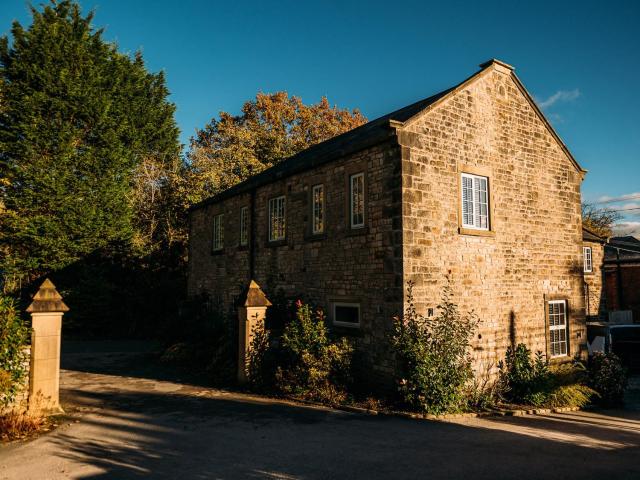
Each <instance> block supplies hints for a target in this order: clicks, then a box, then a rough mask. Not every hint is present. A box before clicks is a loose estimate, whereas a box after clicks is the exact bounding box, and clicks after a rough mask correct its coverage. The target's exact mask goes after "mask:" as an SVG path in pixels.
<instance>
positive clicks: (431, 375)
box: [391, 283, 478, 414]
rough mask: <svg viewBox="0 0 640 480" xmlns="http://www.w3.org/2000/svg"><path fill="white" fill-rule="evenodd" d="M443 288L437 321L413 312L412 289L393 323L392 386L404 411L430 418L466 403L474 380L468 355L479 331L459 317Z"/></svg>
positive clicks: (468, 316)
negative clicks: (402, 313) (394, 368)
mask: <svg viewBox="0 0 640 480" xmlns="http://www.w3.org/2000/svg"><path fill="white" fill-rule="evenodd" d="M451 295H452V294H451V289H450V287H449V286H447V287H445V289H444V292H443V295H442V301H441V303H440V305H438V311H439V313H438V315H437V316H436V317H433V318H431V317H424V316H422V315H419V314H418V313H417V312H416V309H415V305H414V299H413V284H412V283H409V288H408V300H407V302H408V306H407V309H406V311H405V313H404V316H403V317H402V318H396V319H395V320H396V321H395V324H394V332H393V337H392V342H391V343H392V346H393V349H394V352H395V357H396V381H397V383H398V391H399V393H400V396H401V400H402V403H403V404H404V406H405V407H408V408H411V409H414V410H419V411H423V412H425V413H431V414H442V413H446V412H452V411H459V410H461V409H463V408H464V406H465V404H466V403H467V389H466V387H467V384H468V383H469V382H470V381H471V379H472V378H473V370H472V368H471V357H470V354H469V348H470V342H471V338H472V336H473V335H474V332H475V330H476V328H477V326H478V319H477V317H476V316H475V315H474V314H473V313H468V314H465V315H463V314H460V312H459V311H458V306H457V305H456V304H454V303H453V302H452V300H451Z"/></svg>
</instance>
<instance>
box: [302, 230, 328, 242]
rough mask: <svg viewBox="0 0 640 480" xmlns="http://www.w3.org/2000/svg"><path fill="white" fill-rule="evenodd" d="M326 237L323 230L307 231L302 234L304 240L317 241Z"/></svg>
mask: <svg viewBox="0 0 640 480" xmlns="http://www.w3.org/2000/svg"><path fill="white" fill-rule="evenodd" d="M326 238H327V234H326V233H325V232H322V233H307V234H306V235H305V236H304V240H305V241H306V242H317V241H320V240H325V239H326Z"/></svg>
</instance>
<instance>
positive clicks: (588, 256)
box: [582, 247, 593, 273]
mask: <svg viewBox="0 0 640 480" xmlns="http://www.w3.org/2000/svg"><path fill="white" fill-rule="evenodd" d="M582 256H583V258H584V262H583V265H584V273H591V272H593V256H592V251H591V247H582Z"/></svg>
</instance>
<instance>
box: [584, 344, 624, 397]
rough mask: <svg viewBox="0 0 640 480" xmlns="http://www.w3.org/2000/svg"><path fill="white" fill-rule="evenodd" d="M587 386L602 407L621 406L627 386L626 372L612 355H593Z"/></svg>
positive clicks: (618, 360) (616, 357)
mask: <svg viewBox="0 0 640 480" xmlns="http://www.w3.org/2000/svg"><path fill="white" fill-rule="evenodd" d="M589 385H590V386H591V388H593V389H594V390H595V391H596V392H598V394H599V396H600V403H601V404H602V405H604V406H617V405H621V404H622V402H623V398H624V391H625V390H626V388H627V385H628V377H627V370H626V368H624V366H623V365H622V362H621V361H620V359H619V358H618V356H617V355H615V354H614V353H607V354H604V353H595V354H594V355H593V357H591V361H590V363H589Z"/></svg>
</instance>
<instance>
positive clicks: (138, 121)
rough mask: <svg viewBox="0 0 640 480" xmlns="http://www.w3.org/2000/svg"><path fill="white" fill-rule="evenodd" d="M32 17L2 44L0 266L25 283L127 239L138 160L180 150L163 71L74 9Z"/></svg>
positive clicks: (59, 4)
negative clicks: (151, 68)
mask: <svg viewBox="0 0 640 480" xmlns="http://www.w3.org/2000/svg"><path fill="white" fill-rule="evenodd" d="M31 13H32V17H33V22H32V24H31V25H30V26H29V27H28V28H25V27H23V26H22V25H21V24H20V23H18V22H15V23H14V24H13V27H12V29H11V37H12V38H11V41H9V39H8V38H7V37H3V38H1V39H0V254H1V255H3V258H1V259H0V261H1V262H2V266H0V269H4V270H5V274H11V273H16V274H24V273H28V274H29V275H31V276H33V275H37V274H41V273H44V272H47V271H51V270H55V269H59V268H61V267H64V266H66V265H68V264H69V263H71V262H73V261H75V260H77V259H79V258H81V257H82V256H83V255H86V254H88V253H89V252H92V251H94V250H96V249H99V248H101V247H103V246H105V245H106V244H108V243H109V242H112V241H122V240H125V241H126V240H128V239H130V238H131V237H132V235H133V229H134V227H133V216H134V214H133V212H132V202H131V199H130V189H131V186H132V182H133V175H134V172H135V171H136V169H137V167H138V165H139V164H140V162H141V159H142V158H149V157H153V158H166V157H175V156H177V155H178V154H179V149H180V147H179V143H178V128H177V126H176V123H175V121H174V117H173V114H174V110H175V107H174V105H173V104H172V103H170V102H169V101H168V100H167V96H168V94H169V92H168V90H167V87H166V85H165V78H164V75H163V74H162V73H157V74H153V73H149V72H148V71H147V70H146V68H145V65H144V62H143V59H142V56H141V55H140V54H139V53H137V54H136V55H135V56H134V57H133V58H131V57H130V56H128V55H124V54H122V53H119V52H118V50H117V46H116V45H115V44H113V43H109V42H107V41H105V40H104V39H103V38H102V30H99V29H95V28H94V27H93V26H92V19H93V13H89V14H88V15H86V16H83V15H82V13H81V10H80V7H79V5H78V4H77V3H75V2H72V1H66V0H65V1H52V2H51V3H50V4H49V5H47V6H44V7H43V8H42V9H40V10H39V9H36V8H34V7H31ZM3 204H4V208H3V207H2V205H3Z"/></svg>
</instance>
